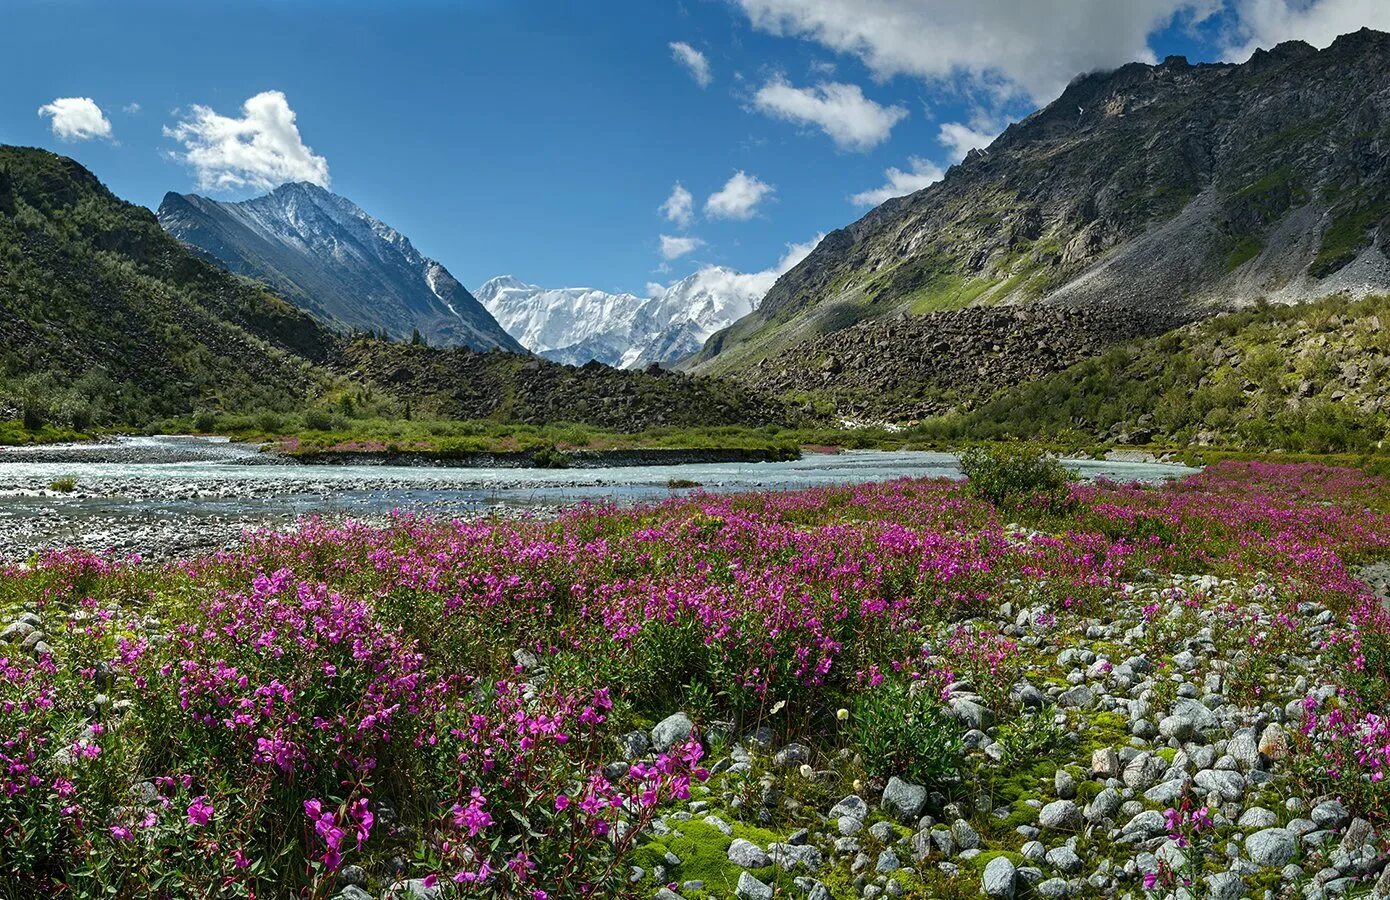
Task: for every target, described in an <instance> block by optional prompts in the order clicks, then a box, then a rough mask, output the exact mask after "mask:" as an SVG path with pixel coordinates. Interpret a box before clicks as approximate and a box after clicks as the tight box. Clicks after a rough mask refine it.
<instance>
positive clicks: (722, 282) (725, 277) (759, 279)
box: [647, 233, 825, 309]
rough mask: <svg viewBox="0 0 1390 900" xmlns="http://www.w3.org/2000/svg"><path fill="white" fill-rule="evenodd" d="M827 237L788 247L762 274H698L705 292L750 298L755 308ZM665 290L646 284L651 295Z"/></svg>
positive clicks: (713, 269)
mask: <svg viewBox="0 0 1390 900" xmlns="http://www.w3.org/2000/svg"><path fill="white" fill-rule="evenodd" d="M824 237H825V234H824V233H821V234H818V235H816V236H815V237H813V238H811V239H810V240H809V241H806V242H805V243H804V244H787V246H786V251H785V252H784V253H783V254H782V258H781V259H779V260H778V261H777V264H776V265H774V266H773V267H772V268H770V269H764V270H763V271H761V272H734V271H732V270H730V269H726V268H724V267H723V266H703V267H701V268H700V269H699V270H698V272H697V273H696V274H698V275H699V277H700V281H701V283H702V284H703V285H704V287H705V289H706V290H709V291H711V292H713V293H716V294H721V295H724V296H729V295H737V296H742V297H747V298H749V299H750V300H751V306H752V307H753V308H755V309H756V308H757V305H758V303H759V302H761V301H762V298H763V297H764V296H766V295H767V292H768V291H770V290H772V286H773V285H774V284H776V283H777V279H778V278H781V277H782V276H783V275H785V274H786V273H787V272H789V271H791V270H792V268H793V267H794V266H796V264H797V263H799V262H801V261H802V260H803V259H805V258H806V257H807V256H809V255H810V253H811V251H812V250H814V249H816V245H817V244H819V243H820V242H821V239H822V238H824ZM663 290H665V288H663V287H662V286H661V285H659V284H649V285H647V292H648V293H649V294H651V295H652V296H655V295H656V294H659V293H661V292H662V291H663Z"/></svg>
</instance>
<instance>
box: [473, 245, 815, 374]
mask: <svg viewBox="0 0 1390 900" xmlns="http://www.w3.org/2000/svg"><path fill="white" fill-rule="evenodd" d="M818 241H819V238H817V239H816V240H814V241H811V242H809V243H807V244H800V245H796V246H793V247H790V248H788V252H787V254H786V255H785V256H784V257H783V258H782V260H781V261H780V262H779V263H778V265H777V266H776V267H774V268H772V269H768V270H766V271H763V272H753V273H744V272H735V271H734V270H733V269H727V268H724V267H723V266H705V267H704V268H702V269H700V270H698V271H696V272H695V273H694V274H692V275H689V276H687V277H685V278H682V279H681V280H680V281H677V282H674V283H672V284H670V285H668V286H667V287H664V288H661V289H660V290H658V291H655V292H654V293H653V294H652V296H650V297H638V296H637V295H636V294H610V293H607V292H606V291H598V290H594V289H592V288H553V289H547V288H543V287H539V286H537V285H534V284H527V283H526V282H524V281H521V280H520V279H517V278H513V277H512V276H510V275H503V276H500V277H498V278H494V279H492V280H491V281H488V282H487V283H485V284H484V285H483V286H482V287H480V288H478V291H477V295H478V300H479V301H481V302H482V304H483V306H484V307H486V308H487V310H488V312H490V313H492V315H493V317H494V318H496V319H497V321H498V322H499V323H500V324H501V325H502V327H503V328H505V329H507V332H508V333H509V334H511V335H512V337H514V338H516V339H517V340H518V341H520V342H521V343H522V344H523V345H524V346H525V347H526V348H527V349H529V350H531V351H532V352H534V353H538V354H540V355H541V356H544V357H546V358H548V359H553V360H556V361H557V362H564V363H571V364H573V365H582V364H583V363H586V362H588V361H589V360H591V359H597V360H598V361H599V362H604V363H607V364H609V365H611V366H618V367H621V368H625V369H636V368H641V367H643V366H646V365H650V364H651V363H659V364H662V365H667V364H670V363H674V362H676V361H677V360H679V359H683V358H684V357H687V356H689V355H690V354H692V353H694V352H696V351H697V350H699V349H700V348H701V347H703V346H704V344H705V341H707V340H709V338H710V336H711V335H712V334H714V333H715V332H716V331H719V330H720V329H723V328H727V327H728V326H729V325H732V324H733V323H734V322H736V321H737V320H739V319H741V318H743V317H744V316H746V315H748V314H749V313H751V312H753V310H755V309H757V307H758V304H759V303H760V302H762V299H763V296H764V295H766V294H767V292H768V291H769V290H771V289H772V285H773V284H774V283H775V282H776V281H777V276H778V275H780V274H782V273H783V272H785V271H786V270H787V269H789V268H791V267H792V266H794V265H796V264H797V263H798V262H800V261H801V260H802V259H803V258H804V257H805V256H806V254H807V253H810V252H811V249H812V247H814V246H815V244H816V243H817V242H818Z"/></svg>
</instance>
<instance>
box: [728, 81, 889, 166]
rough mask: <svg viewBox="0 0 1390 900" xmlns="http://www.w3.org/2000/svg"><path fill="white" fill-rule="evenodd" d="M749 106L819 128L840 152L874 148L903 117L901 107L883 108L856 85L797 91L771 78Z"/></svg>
mask: <svg viewBox="0 0 1390 900" xmlns="http://www.w3.org/2000/svg"><path fill="white" fill-rule="evenodd" d="M753 103H754V105H755V106H757V108H758V109H760V110H762V111H763V112H765V113H767V114H769V115H772V116H776V117H777V118H779V119H786V120H787V121H789V122H796V123H798V124H802V125H815V126H817V127H819V128H820V129H821V130H822V131H824V132H825V133H826V134H828V135H829V136H830V138H831V139H832V140H834V141H835V144H836V146H838V147H839V148H840V149H842V150H870V149H872V148H874V147H876V146H878V145H879V144H881V143H883V141H885V140H887V138H888V135H889V134H890V133H891V132H892V130H893V126H894V125H896V124H898V122H900V121H902V119H903V118H904V117H905V116H906V115H907V110H906V109H904V108H903V107H901V106H883V105H881V104H879V103H875V102H874V101H872V100H870V99H869V98H867V97H865V96H864V92H863V91H862V90H860V89H859V85H857V84H840V83H838V82H833V81H830V82H824V81H823V82H821V83H820V84H817V85H816V86H815V87H806V88H799V87H794V86H793V85H791V84H789V83H787V81H785V80H784V79H782V78H774V79H772V80H771V81H769V82H768V83H767V84H765V85H763V86H762V87H761V88H759V90H758V92H757V94H755V95H754V96H753Z"/></svg>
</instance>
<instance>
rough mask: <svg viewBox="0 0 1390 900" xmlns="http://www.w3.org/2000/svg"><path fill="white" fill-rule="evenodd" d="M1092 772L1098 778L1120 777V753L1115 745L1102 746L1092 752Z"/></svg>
mask: <svg viewBox="0 0 1390 900" xmlns="http://www.w3.org/2000/svg"><path fill="white" fill-rule="evenodd" d="M1091 774H1092V775H1094V776H1095V777H1097V778H1118V777H1119V775H1120V755H1119V754H1118V753H1116V752H1115V748H1113V747H1102V748H1101V749H1099V750H1097V751H1095V752H1094V753H1092V754H1091Z"/></svg>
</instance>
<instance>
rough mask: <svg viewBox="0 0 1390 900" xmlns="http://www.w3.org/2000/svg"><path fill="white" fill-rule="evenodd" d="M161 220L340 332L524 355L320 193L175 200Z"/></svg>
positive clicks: (390, 236) (390, 234)
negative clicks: (382, 333) (231, 199)
mask: <svg viewBox="0 0 1390 900" xmlns="http://www.w3.org/2000/svg"><path fill="white" fill-rule="evenodd" d="M158 217H159V221H160V223H161V224H162V225H163V226H164V227H165V228H166V229H167V230H168V231H169V232H170V233H171V234H173V235H174V236H175V237H177V238H179V239H180V240H182V241H184V242H185V243H187V244H189V245H191V246H193V247H195V248H197V249H198V250H199V251H201V252H202V253H204V254H205V255H207V256H208V257H209V258H210V259H213V260H215V261H216V262H218V263H219V264H220V265H222V266H224V267H226V268H227V269H230V270H231V271H233V272H236V273H237V274H239V275H246V276H249V277H252V278H257V279H259V280H261V281H264V282H265V283H266V284H267V285H268V286H269V287H270V288H271V290H273V291H275V292H276V293H277V294H279V295H280V296H282V297H284V298H286V299H287V300H290V301H292V302H293V303H295V304H296V305H297V306H299V307H300V308H302V309H304V310H306V311H308V312H310V313H312V314H314V315H315V316H316V317H318V318H319V319H320V320H321V321H324V322H327V323H329V324H331V325H334V326H336V327H338V328H340V329H342V330H348V329H352V328H356V329H359V330H363V331H367V330H371V331H380V330H382V329H385V330H386V332H387V333H388V334H390V335H391V336H392V337H394V338H409V337H411V336H412V334H413V333H414V332H416V331H418V332H419V333H420V334H421V336H423V337H424V338H425V340H427V341H428V342H430V343H432V344H440V345H445V346H465V347H472V348H473V349H475V350H489V349H493V348H498V349H502V350H510V351H512V352H515V353H523V352H525V351H524V350H523V348H522V346H521V345H520V344H518V343H517V342H516V340H514V339H513V338H512V337H511V335H509V334H507V332H506V331H505V330H503V329H502V327H501V326H500V325H498V324H497V322H496V320H494V319H493V318H492V316H491V315H490V314H489V313H488V311H487V310H485V309H484V308H483V307H482V305H481V304H480V303H479V302H478V301H477V299H475V298H474V297H473V295H472V294H470V293H469V292H468V289H467V288H465V287H464V286H463V285H462V284H460V283H459V282H458V280H457V279H456V278H454V276H453V275H451V274H450V273H449V270H448V269H446V268H444V266H443V265H441V264H440V263H438V262H436V261H434V260H432V259H429V258H428V257H426V256H424V255H423V254H421V253H420V252H419V251H418V250H416V249H415V246H414V245H413V244H411V242H410V239H409V238H407V237H406V236H405V235H403V234H401V233H400V232H398V231H396V230H395V229H394V228H392V227H391V226H389V225H387V224H386V223H385V222H382V221H380V220H378V219H375V218H373V217H372V216H370V215H368V214H367V213H366V212H364V211H363V210H362V209H361V208H359V207H358V206H357V205H356V204H355V203H353V202H352V201H350V200H348V199H347V198H346V197H340V196H338V195H337V194H334V193H332V192H330V191H327V190H325V189H323V188H321V187H318V186H317V185H313V184H307V183H292V184H284V185H281V186H280V187H278V188H276V189H275V190H273V191H271V192H270V193H269V194H266V195H265V196H262V197H256V198H254V199H251V200H245V201H242V202H240V203H223V202H220V201H217V200H211V199H208V198H207V197H200V196H198V195H196V194H175V193H169V194H166V195H165V197H164V202H163V203H161V204H160V206H159V212H158Z"/></svg>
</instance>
